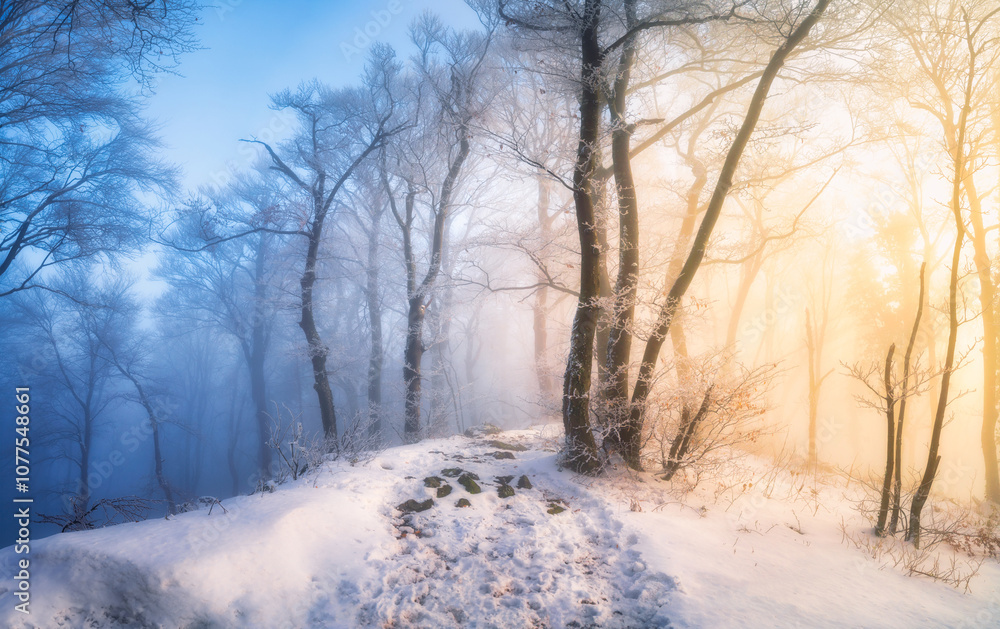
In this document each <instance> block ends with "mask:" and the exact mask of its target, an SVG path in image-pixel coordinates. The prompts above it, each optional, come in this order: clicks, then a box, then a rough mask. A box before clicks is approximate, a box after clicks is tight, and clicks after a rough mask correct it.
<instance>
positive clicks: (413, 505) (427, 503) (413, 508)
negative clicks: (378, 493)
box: [396, 498, 434, 513]
mask: <svg viewBox="0 0 1000 629" xmlns="http://www.w3.org/2000/svg"><path fill="white" fill-rule="evenodd" d="M433 506H434V500H433V499H431V498H428V499H427V500H424V501H423V502H418V501H416V500H414V499H413V498H411V499H409V500H407V501H406V502H404V503H403V504H401V505H399V506H397V507H396V508H397V509H399V510H400V511H402V512H403V513H416V512H418V511H427V510H428V509H430V508H431V507H433Z"/></svg>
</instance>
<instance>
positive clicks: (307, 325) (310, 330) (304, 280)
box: [299, 197, 337, 442]
mask: <svg viewBox="0 0 1000 629" xmlns="http://www.w3.org/2000/svg"><path fill="white" fill-rule="evenodd" d="M314 200H315V204H316V210H315V211H316V216H315V218H314V219H313V224H312V228H311V230H310V232H309V246H308V248H307V249H306V266H305V271H304V272H303V273H302V277H301V279H300V280H299V286H300V287H301V294H302V318H301V319H300V320H299V327H300V328H302V332H303V334H305V336H306V344H307V345H308V347H309V360H310V362H311V363H312V370H313V389H314V390H315V391H316V396H317V398H318V399H319V416H320V421H321V422H322V425H323V435H324V436H325V438H326V439H327V441H329V442H333V441H336V440H337V413H336V410H335V408H334V404H333V390H332V389H331V388H330V376H329V374H328V373H327V371H326V357H327V355H328V354H329V353H330V348H329V347H327V346H326V344H325V343H324V342H323V339H322V338H321V337H320V334H319V330H318V329H317V328H316V319H315V317H314V315H313V288H314V286H315V284H316V260H317V257H318V255H319V244H320V240H321V238H322V236H323V221H324V219H325V218H326V210H325V209H323V204H322V198H321V197H317V198H316V199H314Z"/></svg>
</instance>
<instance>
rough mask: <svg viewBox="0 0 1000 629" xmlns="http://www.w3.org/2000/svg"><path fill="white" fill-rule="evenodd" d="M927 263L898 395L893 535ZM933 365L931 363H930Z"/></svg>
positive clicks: (891, 525) (900, 491) (891, 522)
mask: <svg viewBox="0 0 1000 629" xmlns="http://www.w3.org/2000/svg"><path fill="white" fill-rule="evenodd" d="M926 269H927V262H924V263H923V264H921V265H920V295H919V297H918V298H917V316H916V317H915V318H914V319H913V329H912V330H911V331H910V340H909V342H908V343H907V344H906V354H905V355H904V356H903V383H902V388H901V389H900V393H899V417H898V418H897V419H896V461H895V463H894V464H893V472H894V476H893V480H892V518H890V520H889V532H890V533H895V532H896V528H897V527H898V526H899V512H900V504H899V503H900V500H901V498H900V495H901V494H902V491H903V478H902V469H903V420H904V419H906V400H907V398H909V391H908V387H909V383H910V359H911V357H912V356H913V346H914V345H915V344H916V342H917V332H918V331H919V330H920V316H921V315H922V314H923V311H924V272H925V271H926ZM932 364H933V363H932Z"/></svg>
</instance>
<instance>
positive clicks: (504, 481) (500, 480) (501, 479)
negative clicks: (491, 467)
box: [493, 476, 514, 485]
mask: <svg viewBox="0 0 1000 629" xmlns="http://www.w3.org/2000/svg"><path fill="white" fill-rule="evenodd" d="M493 480H495V481H496V482H497V484H498V485H510V481H512V480H514V477H513V476H494V477H493Z"/></svg>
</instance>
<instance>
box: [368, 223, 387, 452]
mask: <svg viewBox="0 0 1000 629" xmlns="http://www.w3.org/2000/svg"><path fill="white" fill-rule="evenodd" d="M381 217H382V213H381V211H380V212H378V213H376V214H375V215H374V216H373V219H372V226H371V232H369V234H368V267H367V269H366V271H367V273H366V283H365V305H366V307H367V309H368V327H369V328H371V350H370V353H369V355H368V434H369V435H371V436H373V437H380V436H381V435H382V361H383V352H384V350H383V349H382V303H381V300H379V273H378V270H379V269H378V264H379V256H378V254H379V246H378V236H379V220H380V219H381Z"/></svg>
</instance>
